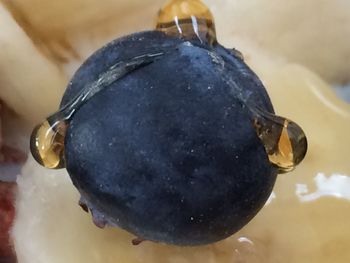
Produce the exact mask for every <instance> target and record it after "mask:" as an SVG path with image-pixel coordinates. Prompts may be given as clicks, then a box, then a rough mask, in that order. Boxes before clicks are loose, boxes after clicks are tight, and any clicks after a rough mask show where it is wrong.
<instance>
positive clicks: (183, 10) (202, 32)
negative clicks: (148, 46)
mask: <svg viewBox="0 0 350 263" xmlns="http://www.w3.org/2000/svg"><path fill="white" fill-rule="evenodd" d="M157 30H159V31H163V32H165V33H166V34H168V35H173V36H180V37H182V38H185V39H189V40H191V39H194V38H197V39H199V40H200V41H201V42H202V43H207V44H209V45H213V44H214V43H216V31H215V23H214V17H213V15H212V13H211V12H210V10H209V8H208V7H207V6H206V5H205V4H204V3H203V2H202V1H200V0H171V1H169V2H168V3H167V4H166V5H165V6H164V7H163V8H162V9H161V10H160V11H159V15H158V19H157Z"/></svg>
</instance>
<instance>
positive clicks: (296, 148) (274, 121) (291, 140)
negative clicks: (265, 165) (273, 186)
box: [254, 112, 307, 173]
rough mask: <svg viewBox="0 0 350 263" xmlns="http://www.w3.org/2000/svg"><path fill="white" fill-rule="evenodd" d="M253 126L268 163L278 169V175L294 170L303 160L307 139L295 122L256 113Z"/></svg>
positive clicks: (268, 114)
mask: <svg viewBox="0 0 350 263" xmlns="http://www.w3.org/2000/svg"><path fill="white" fill-rule="evenodd" d="M254 126H255V128H256V132H257V134H258V136H259V138H260V139H261V140H262V142H263V143H264V146H265V149H266V152H267V154H268V157H269V160H270V162H271V163H272V164H274V165H275V166H276V167H278V168H279V172H280V173H287V172H290V171H292V170H294V169H295V167H296V166H297V165H298V164H299V163H300V162H301V161H302V160H303V159H304V157H305V155H306V152H307V139H306V136H305V133H304V132H303V130H302V129H301V128H300V126H298V125H297V124H296V123H295V122H293V121H291V120H288V119H285V118H282V117H279V116H275V115H273V114H270V113H263V112H257V113H256V118H255V120H254Z"/></svg>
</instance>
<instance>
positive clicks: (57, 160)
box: [30, 51, 165, 169]
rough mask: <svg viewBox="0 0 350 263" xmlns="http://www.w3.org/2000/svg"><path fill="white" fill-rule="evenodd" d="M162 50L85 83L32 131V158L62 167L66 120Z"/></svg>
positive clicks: (154, 58) (118, 66)
mask: <svg viewBox="0 0 350 263" xmlns="http://www.w3.org/2000/svg"><path fill="white" fill-rule="evenodd" d="M164 54H165V52H164V53H163V52H161V51H159V52H157V53H149V54H145V55H142V56H138V57H134V58H132V59H130V60H128V61H122V62H118V63H116V64H115V65H113V66H112V67H110V68H109V69H108V70H107V71H106V72H105V73H102V74H101V75H100V76H99V77H98V79H97V80H96V81H93V82H92V83H91V84H89V85H87V86H86V87H85V88H84V89H82V90H81V92H80V93H79V94H78V95H77V96H76V97H75V98H74V99H73V100H71V101H70V102H69V103H68V104H66V105H65V106H63V107H62V108H61V109H60V110H59V111H57V112H56V113H54V114H53V115H51V116H50V117H49V118H47V119H46V120H45V121H44V122H42V123H41V124H39V125H38V126H37V127H36V128H35V129H34V130H33V132H32V135H31V140H30V150H31V153H32V155H33V157H34V159H35V160H36V161H37V162H38V163H39V164H40V165H42V166H44V167H46V168H50V169H61V168H65V158H64V140H65V136H66V132H67V129H68V126H69V123H70V121H71V119H72V117H73V115H74V114H75V112H76V111H77V110H78V109H79V108H80V107H81V106H82V105H83V104H84V103H86V101H88V100H89V99H90V98H92V97H93V96H94V95H95V94H97V93H98V92H100V91H102V90H104V89H105V88H107V87H109V86H110V85H111V84H112V83H113V82H115V81H117V80H119V79H120V78H122V77H124V76H125V75H127V74H128V73H130V72H131V71H134V70H136V69H138V68H140V67H142V66H145V65H148V64H150V63H152V62H154V61H155V60H156V59H158V58H160V57H161V56H163V55H164Z"/></svg>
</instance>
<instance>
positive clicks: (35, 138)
mask: <svg viewBox="0 0 350 263" xmlns="http://www.w3.org/2000/svg"><path fill="white" fill-rule="evenodd" d="M66 130H67V123H66V122H64V121H58V122H55V123H53V124H50V123H49V121H47V120H46V121H44V122H43V123H41V124H39V125H38V126H37V127H36V128H35V129H34V130H33V133H32V136H31V140H30V150H31V152H32V155H33V157H34V159H35V160H36V161H37V162H38V163H39V164H41V165H42V166H44V167H47V168H50V169H61V168H64V167H65V161H64V138H65V134H66Z"/></svg>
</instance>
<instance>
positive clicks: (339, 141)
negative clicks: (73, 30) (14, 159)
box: [0, 0, 350, 263]
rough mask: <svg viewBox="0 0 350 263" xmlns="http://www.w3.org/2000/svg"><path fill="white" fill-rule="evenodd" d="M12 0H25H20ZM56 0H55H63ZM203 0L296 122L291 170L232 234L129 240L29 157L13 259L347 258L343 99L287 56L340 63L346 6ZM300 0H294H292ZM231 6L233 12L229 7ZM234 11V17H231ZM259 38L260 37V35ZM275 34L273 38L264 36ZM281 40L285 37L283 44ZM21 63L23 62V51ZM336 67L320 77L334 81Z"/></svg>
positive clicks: (170, 262) (37, 262)
mask: <svg viewBox="0 0 350 263" xmlns="http://www.w3.org/2000/svg"><path fill="white" fill-rule="evenodd" d="M31 1H32V2H33V3H34V2H35V0H31ZM147 1H149V2H151V0H147ZM14 2H17V3H21V4H22V5H23V6H26V5H27V6H26V8H29V9H30V8H34V7H30V5H29V4H26V2H25V1H24V0H16V1H14ZM36 2H37V3H39V2H40V1H38V0H37V1H36ZM47 2H48V1H43V2H42V3H47ZM58 2H59V1H57V3H58ZM64 2H65V1H62V2H60V3H61V4H57V5H62V8H64V4H63V3H64ZM67 2H68V1H67ZM72 2H75V3H78V2H79V1H78V0H77V1H71V2H70V3H71V4H68V3H67V6H71V5H74V4H73V3H72ZM93 2H94V1H89V3H90V4H93ZM107 2H108V1H106V3H107ZM120 2H123V1H120ZM145 2H146V1H145ZM208 2H210V3H211V6H212V7H213V12H214V14H216V21H217V31H218V33H219V41H221V42H224V43H225V44H226V45H227V46H232V47H233V46H235V47H239V49H240V50H241V51H242V52H243V54H244V55H245V57H246V61H247V63H248V64H249V65H251V66H252V67H253V69H254V70H255V71H256V72H257V73H258V75H259V76H260V77H261V79H262V80H263V82H264V83H265V85H266V86H267V88H268V91H269V93H270V95H271V98H272V101H273V103H274V105H275V108H276V112H277V113H278V114H279V115H281V116H285V117H289V118H290V119H292V120H293V121H295V122H297V123H298V124H300V126H301V127H302V128H303V129H304V131H305V132H306V134H307V136H308V140H309V152H308V155H307V157H306V159H305V161H304V162H303V163H302V164H301V165H300V166H299V167H298V168H297V169H296V170H295V171H294V172H292V173H290V174H285V175H281V176H279V178H278V180H277V183H276V187H275V189H274V194H273V195H272V198H271V200H269V204H268V205H267V206H266V207H265V208H264V209H263V210H262V211H261V212H260V213H259V214H258V216H257V217H256V218H255V219H254V220H253V221H252V222H251V223H250V224H249V225H247V226H246V227H245V228H244V229H243V230H242V231H240V232H239V233H237V234H236V235H235V236H233V237H231V238H229V239H227V240H225V241H223V242H220V243H218V244H214V245H210V246H206V247H197V248H178V247H170V246H165V245H161V244H154V243H150V242H146V243H143V244H141V245H140V246H138V247H134V246H132V245H131V239H132V238H133V237H132V236H131V235H129V234H127V233H125V232H123V231H121V230H117V229H106V230H100V229H98V228H96V227H95V226H94V225H93V223H92V222H91V217H90V215H88V214H85V213H84V212H83V211H82V210H81V208H80V207H79V206H78V205H77V202H78V200H79V195H78V193H77V191H76V190H75V189H74V187H73V185H72V183H71V181H70V180H69V178H68V175H67V174H66V172H65V171H51V170H46V169H44V168H41V167H40V166H39V165H38V164H36V163H35V162H34V160H33V159H31V158H30V159H29V160H28V162H27V164H26V166H25V167H24V169H23V174H22V176H21V177H20V178H19V180H18V183H19V196H18V200H17V219H16V223H15V227H14V229H13V236H14V238H15V245H16V249H17V253H18V258H19V263H61V262H65V263H80V262H84V263H95V262H96V263H100V262H101V263H112V262H113V263H116V262H117V263H216V262H218V263H257V262H262V263H329V262H335V263H348V262H350V250H349V246H350V227H349V225H348V222H349V219H350V161H349V156H350V147H349V146H350V136H349V131H350V107H349V105H347V104H345V103H344V102H342V101H340V100H339V99H337V98H336V97H335V95H334V94H333V93H332V91H331V89H330V86H329V84H327V83H326V82H324V81H322V80H321V78H320V77H318V76H317V75H316V74H315V73H313V72H312V71H311V70H309V69H307V68H305V67H304V66H301V65H298V64H292V63H290V61H291V60H293V59H291V58H294V57H295V56H299V54H304V55H305V56H303V55H300V56H301V57H302V58H306V59H307V61H308V62H307V63H306V62H305V61H304V62H303V61H301V60H300V61H299V62H300V63H302V64H304V65H308V66H309V67H310V68H312V69H313V70H317V71H318V72H319V73H320V74H322V75H323V76H326V73H327V72H328V73H329V74H331V75H332V74H335V73H336V74H338V72H349V70H348V63H347V64H346V63H344V58H346V56H347V54H349V52H350V51H349V46H350V45H346V46H345V45H344V43H347V41H349V38H344V39H343V40H344V42H341V41H339V38H338V37H339V36H340V35H342V36H343V33H342V32H346V29H347V25H346V23H345V22H344V23H339V21H338V20H339V19H343V21H347V19H349V20H350V15H349V16H345V15H344V14H346V12H345V11H346V7H347V5H348V2H347V1H337V2H335V1H328V2H327V1H315V0H308V1H299V0H298V1H288V3H290V4H288V5H286V1H282V0H281V1H272V0H271V1H269V0H264V1H263V0H260V1H258V0H250V1H239V2H238V1H235V0H232V1H229V0H226V1H220V2H219V1H215V2H214V1H208ZM262 2H264V3H265V4H262ZM282 3H284V5H283V4H282ZM302 3H305V4H304V5H303V4H302ZM300 5H303V8H296V7H298V6H299V7H300ZM152 8H154V7H152ZM152 8H151V9H152ZM57 10H61V9H57ZM82 10H84V9H82ZM125 10H127V9H125ZM147 10H148V9H147ZM235 10H240V11H241V12H240V13H236V14H234V13H232V12H233V11H235ZM271 10H277V11H276V13H273V12H272V11H271ZM281 10H282V11H283V12H282V11H281ZM315 10H317V14H318V13H319V12H321V11H322V16H318V15H315V14H314V12H316V11H315ZM347 10H349V9H347ZM61 11H62V10H61ZM61 11H60V12H61ZM141 11H142V9H140V10H139V12H140V13H142V12H141ZM231 11H232V12H231ZM243 11H244V12H245V13H244V12H243ZM248 11H250V12H248ZM48 12H49V11H48ZM50 12H53V11H52V10H51V11H50ZM67 12H69V10H68V8H67ZM237 12H238V11H237ZM242 12H243V13H242ZM83 13H84V12H83ZM37 14H38V17H37V18H32V19H33V21H36V20H38V21H40V15H39V14H40V13H39V12H38V13H37ZM84 14H86V15H87V14H88V13H84ZM238 14H239V15H240V16H239V17H240V19H241V20H238V19H237V16H238ZM342 14H343V15H342ZM125 16H126V18H125V20H123V21H131V20H133V19H136V21H139V20H137V16H134V17H133V18H132V17H129V16H128V15H125ZM335 16H336V17H337V19H335V18H334V17H335ZM51 17H52V21H58V22H59V21H60V19H59V17H58V16H54V14H52V15H51ZM65 17H66V18H67V19H68V18H69V17H70V16H69V15H67V16H65ZM274 17H275V18H274ZM310 17H311V18H310ZM320 17H323V18H322V19H324V20H325V21H328V22H329V23H333V26H332V25H331V24H329V25H328V24H325V25H322V27H317V28H318V29H322V30H313V28H314V27H315V25H314V24H317V23H316V22H315V21H318V19H321V18H320ZM309 18H310V19H309ZM0 19H1V18H0ZM75 19H78V18H74V19H73V18H72V21H73V22H74V21H77V20H75ZM273 19H279V20H276V21H277V22H278V21H279V23H277V22H276V21H273ZM150 20H151V17H150ZM47 21H48V23H51V22H50V20H47ZM264 21H265V22H264ZM271 21H272V22H271ZM58 22H57V23H58ZM73 22H72V23H73ZM151 22H152V21H151ZM151 22H150V23H151ZM296 22H298V23H299V22H300V23H301V22H302V25H304V27H301V26H299V27H297V28H295V30H289V31H288V30H287V29H290V28H292V29H294V28H293V26H292V25H295V24H296ZM309 22H310V23H311V25H314V26H310V23H309ZM38 23H39V22H38ZM61 23H62V25H61V28H63V29H62V30H64V28H65V27H66V26H67V25H66V24H65V23H69V22H67V21H65V22H61ZM266 23H267V26H266ZM39 24H40V23H39ZM73 24H74V25H76V24H75V22H74V23H73ZM126 24H127V23H126ZM348 24H349V23H348ZM226 25H230V26H226ZM260 25H265V26H262V27H260ZM138 26H140V25H138ZM138 26H135V24H132V25H130V27H129V28H126V27H123V31H118V30H116V34H119V33H120V32H125V31H128V30H129V32H132V31H134V30H135V28H137V27H138ZM231 26H232V27H231ZM45 27H48V26H47V25H45V26H44V28H45ZM230 28H235V30H233V31H230ZM238 28H242V29H240V30H238ZM282 29H283V30H282ZM274 30H276V31H277V32H279V33H278V34H277V33H275V31H274ZM118 32H119V33H118ZM283 32H290V38H288V37H286V38H285V39H287V40H288V39H292V40H293V41H294V40H295V39H297V40H298V41H297V42H292V41H291V40H290V41H289V42H288V41H287V40H283V39H284V38H283V37H282V38H280V37H279V36H280V34H281V33H283ZM81 34H82V35H84V33H81ZM310 34H312V35H313V36H314V37H313V38H311V37H310V36H309V35H310ZM88 35H89V34H88V32H86V33H85V35H84V37H82V38H80V41H78V40H79V37H76V39H75V40H74V43H75V45H77V47H78V46H79V47H80V49H79V50H83V51H80V52H81V54H87V53H88V51H89V50H92V48H93V47H95V48H96V45H97V44H96V43H99V42H100V41H101V39H95V40H93V41H92V42H85V40H86V39H89V37H88ZM348 35H349V34H348ZM94 36H96V35H94ZM109 37H111V38H112V36H109ZM336 37H337V38H336ZM330 38H332V41H333V42H332V43H333V45H334V47H336V48H328V47H327V46H323V45H321V43H322V41H321V40H324V41H326V42H327V41H330V40H329V39H330ZM262 39H264V40H266V41H267V44H266V43H262ZM277 39H279V40H280V42H276V41H274V40H277ZM269 41H270V42H269ZM284 41H286V42H284ZM271 43H276V45H272V44H271ZM283 43H284V44H283ZM286 43H290V47H288V45H287V44H286ZM270 44H271V45H270ZM282 44H283V45H282ZM305 46H307V47H309V48H308V49H305V48H304V47H305ZM281 47H283V48H281ZM275 53H277V54H275ZM308 54H310V57H308ZM325 54H326V55H325ZM331 54H332V55H334V56H331ZM308 58H312V59H308ZM310 61H311V62H310ZM27 63H28V64H30V60H28V61H27ZM344 76H345V74H340V75H339V76H337V77H335V76H328V77H327V78H328V79H330V80H333V78H335V79H336V80H339V81H340V80H341V79H342V78H343V77H344ZM48 77H49V76H48ZM24 94H26V93H24ZM0 96H1V94H0Z"/></svg>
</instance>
